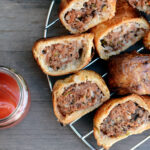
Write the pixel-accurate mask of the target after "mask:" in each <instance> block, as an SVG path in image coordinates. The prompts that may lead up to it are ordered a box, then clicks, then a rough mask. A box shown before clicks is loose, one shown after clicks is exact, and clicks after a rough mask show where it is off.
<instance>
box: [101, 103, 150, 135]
mask: <svg viewBox="0 0 150 150" xmlns="http://www.w3.org/2000/svg"><path fill="white" fill-rule="evenodd" d="M148 121H150V113H149V112H148V111H147V110H145V109H143V108H142V107H140V106H139V105H138V104H137V103H134V102H133V101H128V102H125V103H123V104H119V105H117V106H116V107H115V108H113V109H112V110H111V112H110V114H109V116H108V117H107V118H106V119H104V121H103V123H102V124H101V125H100V130H101V131H102V132H103V134H105V135H107V136H109V137H117V136H120V135H122V134H128V130H131V129H136V128H138V127H139V126H141V125H142V124H144V123H146V122H148Z"/></svg>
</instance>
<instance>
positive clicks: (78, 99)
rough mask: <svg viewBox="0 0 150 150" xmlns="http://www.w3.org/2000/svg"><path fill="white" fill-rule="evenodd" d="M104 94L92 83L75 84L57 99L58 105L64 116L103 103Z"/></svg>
mask: <svg viewBox="0 0 150 150" xmlns="http://www.w3.org/2000/svg"><path fill="white" fill-rule="evenodd" d="M103 97H104V94H103V93H102V91H101V90H100V89H99V87H98V86H97V85H96V84H95V83H92V82H90V81H87V82H82V83H80V84H73V85H71V86H70V87H68V88H66V89H65V90H64V92H63V93H62V95H61V96H60V97H59V98H58V99H57V105H58V109H59V111H60V113H61V114H62V115H63V116H66V115H69V114H71V113H73V112H75V111H78V110H81V109H86V108H88V107H91V106H94V105H96V104H100V103H102V99H103Z"/></svg>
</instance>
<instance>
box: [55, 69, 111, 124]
mask: <svg viewBox="0 0 150 150" xmlns="http://www.w3.org/2000/svg"><path fill="white" fill-rule="evenodd" d="M52 97H53V108H54V113H55V115H56V117H57V118H58V121H59V122H61V123H62V124H64V125H66V124H68V123H70V122H72V121H74V120H76V119H78V118H80V117H82V116H83V115H85V114H87V113H89V112H90V111H93V110H94V109H96V108H97V107H99V106H100V105H101V104H102V103H104V102H105V101H106V100H108V99H109V97H110V93H109V90H108V88H107V86H106V84H105V82H104V80H103V79H102V78H101V77H100V75H99V74H97V73H95V72H94V71H88V70H82V71H80V72H78V73H76V74H74V75H72V76H70V77H68V78H66V79H64V80H58V81H57V82H56V83H55V85H54V87H53V92H52Z"/></svg>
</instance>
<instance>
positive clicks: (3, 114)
mask: <svg viewBox="0 0 150 150" xmlns="http://www.w3.org/2000/svg"><path fill="white" fill-rule="evenodd" d="M29 107H30V94H29V90H28V87H27V84H26V82H25V81H24V79H23V78H22V77H21V76H20V75H19V74H17V73H16V72H15V71H14V70H12V69H9V68H6V67H0V129H4V128H9V127H12V126H14V125H16V124H18V123H19V122H20V121H21V120H22V119H23V118H24V117H25V116H26V114H27V112H28V110H29Z"/></svg>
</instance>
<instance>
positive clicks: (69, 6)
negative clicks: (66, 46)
mask: <svg viewBox="0 0 150 150" xmlns="http://www.w3.org/2000/svg"><path fill="white" fill-rule="evenodd" d="M60 8H61V10H60V14H59V18H60V20H61V22H62V24H63V25H64V26H65V27H66V29H67V30H69V31H70V32H71V33H82V32H85V31H87V30H88V29H90V28H92V27H94V26H96V25H97V24H98V23H100V22H104V21H106V20H108V19H110V18H112V17H113V16H114V15H115V11H116V0H61V7H60Z"/></svg>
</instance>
